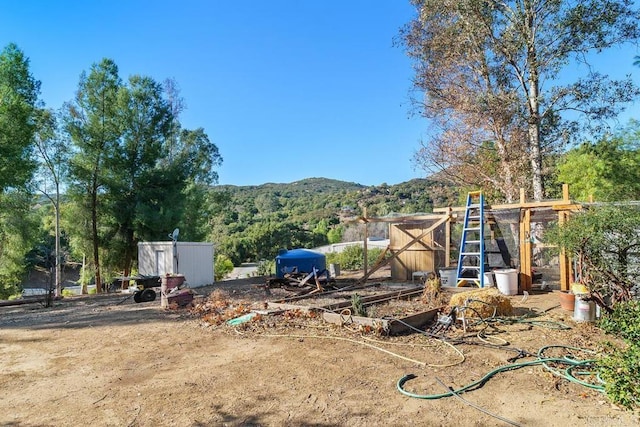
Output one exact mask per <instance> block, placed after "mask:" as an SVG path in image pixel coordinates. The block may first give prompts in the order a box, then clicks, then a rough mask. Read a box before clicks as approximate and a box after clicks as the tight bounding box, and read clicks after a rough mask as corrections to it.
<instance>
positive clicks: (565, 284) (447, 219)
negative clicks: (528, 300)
mask: <svg viewBox="0 0 640 427" xmlns="http://www.w3.org/2000/svg"><path fill="white" fill-rule="evenodd" d="M540 208H550V209H552V210H553V211H555V212H557V219H558V223H560V224H562V223H564V222H566V221H567V219H568V217H569V215H570V213H571V212H572V211H578V210H581V209H582V205H580V204H577V203H574V202H572V201H571V199H570V198H569V186H568V185H567V184H563V186H562V199H560V200H545V201H540V202H533V201H527V200H526V194H525V191H524V189H521V190H520V200H519V202H518V203H509V204H497V205H490V206H488V210H491V211H501V210H503V211H505V210H519V220H518V223H519V253H520V259H519V265H520V272H519V282H520V289H521V290H522V291H530V290H531V288H532V284H533V276H532V253H533V242H532V241H531V235H532V234H531V223H532V221H531V220H532V213H533V212H534V211H535V210H536V209H540ZM464 210H465V207H464V206H461V207H447V208H435V209H434V210H433V212H434V213H433V214H430V215H414V216H403V217H396V218H368V217H367V216H366V210H365V212H364V216H362V217H360V218H358V221H359V222H362V223H364V224H365V235H367V234H368V233H367V224H368V223H372V222H388V223H391V224H394V223H395V224H399V223H402V224H407V223H415V222H419V221H435V223H433V224H432V225H431V226H430V227H428V228H427V229H425V230H423V231H422V232H421V233H420V234H418V235H411V236H410V239H409V240H408V242H407V243H405V244H404V245H402V246H401V247H394V242H393V241H392V242H391V243H390V245H389V247H387V249H386V250H385V251H384V253H383V254H382V255H381V256H380V258H379V259H378V260H377V261H376V263H375V264H374V266H373V267H372V268H371V270H368V269H367V267H366V266H367V259H366V253H367V243H366V239H365V242H364V253H365V268H364V275H363V277H362V278H361V279H360V280H359V282H360V283H363V282H365V281H366V280H367V279H368V278H369V277H370V276H371V274H373V273H374V272H375V271H376V270H378V269H380V268H381V267H383V266H385V265H388V264H389V263H390V262H391V261H392V260H393V259H396V258H397V257H398V256H399V255H400V254H402V253H403V252H405V251H407V250H408V249H409V248H411V247H413V246H414V245H416V244H419V245H421V246H422V247H423V248H424V250H426V251H429V250H431V251H444V255H445V256H444V264H445V265H444V267H447V266H449V265H450V263H451V260H450V253H451V244H450V240H451V225H452V224H453V223H455V222H456V220H457V217H458V213H461V212H464ZM443 224H444V226H445V236H446V237H445V245H444V246H441V245H436V244H434V242H433V241H426V242H425V241H423V240H422V239H424V238H425V237H426V236H429V235H430V233H432V232H433V231H434V230H435V229H436V228H437V227H439V226H441V225H443ZM389 253H391V256H390V257H389V258H387V257H386V255H387V254H389ZM559 267H560V288H561V289H562V290H568V289H569V287H570V283H571V278H572V271H571V262H570V260H569V258H568V256H567V254H566V253H564V251H562V252H561V253H560V256H559ZM405 279H406V278H405Z"/></svg>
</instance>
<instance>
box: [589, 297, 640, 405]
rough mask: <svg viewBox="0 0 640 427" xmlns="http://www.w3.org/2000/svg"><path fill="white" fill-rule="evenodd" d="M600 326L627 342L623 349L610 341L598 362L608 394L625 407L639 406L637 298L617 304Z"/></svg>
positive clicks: (639, 305)
mask: <svg viewBox="0 0 640 427" xmlns="http://www.w3.org/2000/svg"><path fill="white" fill-rule="evenodd" d="M599 326H600V327H601V328H602V329H603V330H604V331H606V332H608V333H611V334H614V335H617V336H619V337H620V338H622V339H624V341H625V344H626V348H622V349H621V348H619V347H618V346H615V345H613V344H609V345H608V346H607V355H606V356H605V357H604V358H602V359H601V360H600V361H599V362H598V367H599V371H600V378H602V380H604V381H605V392H606V394H607V396H608V397H609V399H611V401H612V402H614V403H617V404H618V405H621V406H624V407H625V408H628V409H633V408H637V407H640V383H639V382H638V378H640V301H627V302H623V303H619V304H616V305H615V306H614V308H613V311H612V312H611V313H607V314H606V315H605V316H604V317H603V318H602V319H601V320H600V322H599Z"/></svg>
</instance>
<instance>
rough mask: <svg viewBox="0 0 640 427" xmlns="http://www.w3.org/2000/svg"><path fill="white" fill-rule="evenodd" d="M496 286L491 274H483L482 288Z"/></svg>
mask: <svg viewBox="0 0 640 427" xmlns="http://www.w3.org/2000/svg"><path fill="white" fill-rule="evenodd" d="M495 285H496V282H495V281H494V280H493V272H492V271H488V272H486V273H484V287H485V288H489V287H493V286H495Z"/></svg>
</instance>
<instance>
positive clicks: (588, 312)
mask: <svg viewBox="0 0 640 427" xmlns="http://www.w3.org/2000/svg"><path fill="white" fill-rule="evenodd" d="M588 296H589V295H588V294H576V302H575V306H574V308H573V320H575V321H576V322H595V320H596V303H595V302H594V301H586V299H587V297H588Z"/></svg>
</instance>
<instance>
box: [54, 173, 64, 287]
mask: <svg viewBox="0 0 640 427" xmlns="http://www.w3.org/2000/svg"><path fill="white" fill-rule="evenodd" d="M54 208H55V214H56V290H55V296H56V298H57V297H60V296H61V295H62V271H61V268H60V258H61V257H60V187H59V185H58V183H57V182H56V203H55V206H54Z"/></svg>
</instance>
